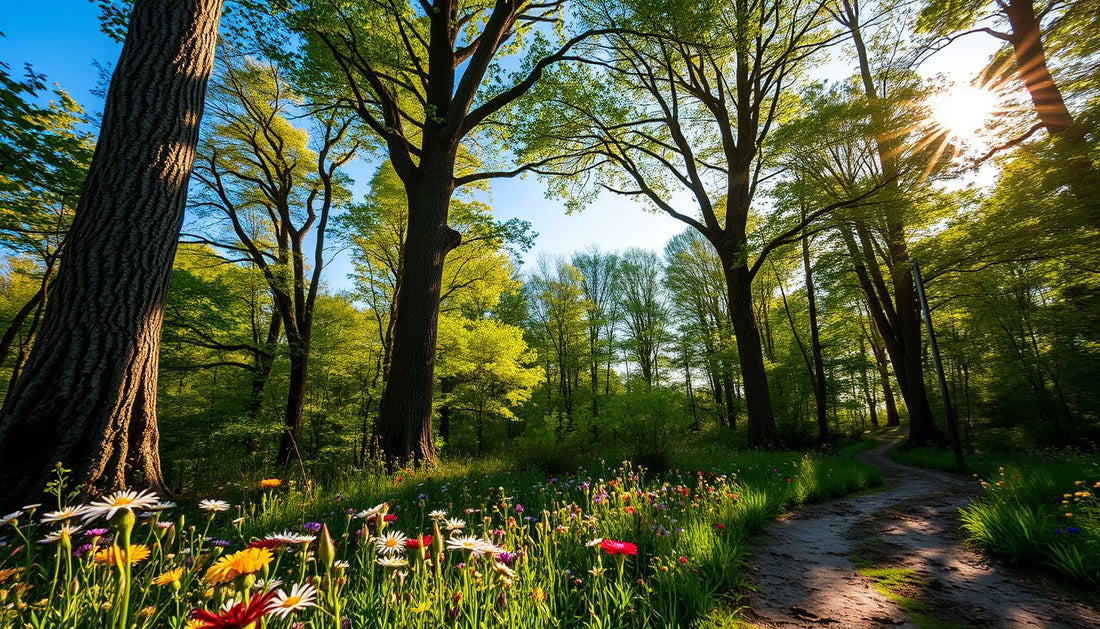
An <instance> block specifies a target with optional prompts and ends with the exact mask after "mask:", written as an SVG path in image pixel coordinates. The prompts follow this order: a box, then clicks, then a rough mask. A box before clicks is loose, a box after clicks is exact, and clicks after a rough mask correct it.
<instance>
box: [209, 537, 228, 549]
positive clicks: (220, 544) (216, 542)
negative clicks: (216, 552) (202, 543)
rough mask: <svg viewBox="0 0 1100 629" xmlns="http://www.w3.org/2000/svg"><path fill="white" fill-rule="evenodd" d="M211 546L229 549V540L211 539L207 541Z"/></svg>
mask: <svg viewBox="0 0 1100 629" xmlns="http://www.w3.org/2000/svg"><path fill="white" fill-rule="evenodd" d="M207 541H208V542H210V545H211V546H217V547H218V548H229V540H225V539H211V540H207Z"/></svg>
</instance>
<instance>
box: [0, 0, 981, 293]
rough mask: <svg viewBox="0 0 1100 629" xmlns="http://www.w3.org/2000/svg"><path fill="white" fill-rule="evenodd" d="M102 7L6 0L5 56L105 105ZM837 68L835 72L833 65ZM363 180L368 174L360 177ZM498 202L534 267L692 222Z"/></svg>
mask: <svg viewBox="0 0 1100 629" xmlns="http://www.w3.org/2000/svg"><path fill="white" fill-rule="evenodd" d="M97 13H98V9H97V8H96V6H95V5H94V4H92V3H91V2H88V0H31V1H27V0H0V32H3V33H4V35H5V37H0V61H2V62H5V63H7V64H8V65H9V66H11V70H12V71H13V72H19V71H20V68H21V66H22V65H23V64H24V63H27V62H29V63H31V64H32V65H33V66H34V69H35V71H37V72H39V73H42V74H45V75H46V77H47V80H48V81H50V82H55V83H58V84H59V85H60V86H61V87H62V88H63V89H65V90H66V91H68V92H69V93H70V94H71V95H72V96H73V97H74V98H75V99H76V100H77V102H79V103H81V104H82V105H84V106H85V108H86V109H88V110H89V111H97V110H99V109H100V107H101V103H100V101H99V99H98V98H96V97H95V96H93V95H92V93H91V91H92V90H93V89H94V88H95V87H96V83H97V81H98V71H97V69H96V67H95V65H94V62H96V61H98V62H99V63H100V64H102V65H104V66H111V65H113V64H114V63H115V61H116V60H117V58H118V54H119V52H120V50H121V46H120V45H119V44H117V43H115V42H113V41H111V40H110V39H109V38H108V37H107V36H106V35H104V34H102V33H101V32H100V31H99V22H98V20H97ZM986 40H992V38H987V37H972V38H970V39H969V40H963V41H961V42H958V43H956V44H954V45H953V47H952V48H950V49H948V50H947V51H944V52H941V53H940V54H939V55H937V56H936V57H934V58H933V59H932V61H931V62H930V63H929V64H927V65H926V66H925V67H924V68H923V70H924V72H925V73H927V74H934V73H937V72H944V73H948V74H950V75H952V76H953V77H955V78H957V79H962V80H967V79H969V78H970V77H972V76H973V75H974V74H976V73H977V71H978V68H979V66H980V64H981V60H982V59H984V58H986V57H987V56H988V54H989V52H991V51H992V49H993V42H992V41H986ZM824 70H825V71H826V72H829V73H830V74H833V73H839V74H844V73H846V72H845V66H844V65H843V64H842V63H840V62H836V61H834V62H832V63H830V64H828V65H827V66H825V68H824ZM830 70H831V72H830ZM358 178H359V179H360V186H362V184H363V183H365V180H366V177H365V176H364V177H358ZM491 195H492V206H493V208H494V212H495V215H496V216H497V218H498V219H507V218H513V217H518V218H522V219H525V220H528V221H530V222H531V224H532V228H533V229H534V230H535V231H537V232H538V233H539V237H538V239H537V241H536V246H535V248H534V249H533V250H532V251H531V252H529V253H528V254H527V256H525V257H526V260H527V261H528V263H527V265H526V266H527V268H532V267H534V261H535V259H536V257H537V256H539V255H542V254H545V255H566V256H567V255H569V254H570V253H572V252H573V251H577V250H580V249H585V248H587V247H589V246H591V245H598V246H599V247H600V248H601V249H604V250H605V251H611V250H622V249H625V248H627V247H631V246H637V247H645V248H651V249H656V250H658V251H660V250H661V249H662V248H663V247H664V244H665V242H666V241H667V240H668V239H669V238H670V237H671V236H672V235H674V234H676V233H678V232H680V231H682V230H683V228H684V227H685V226H684V225H683V224H682V223H680V222H679V221H676V220H675V219H672V218H670V217H668V216H666V215H664V214H655V213H651V212H646V211H644V210H642V209H640V207H638V206H636V205H634V204H632V203H630V202H629V201H627V200H624V199H621V198H617V197H615V196H614V195H609V194H605V195H603V196H602V197H601V198H600V199H599V200H598V201H597V202H596V203H595V204H594V205H592V206H591V207H589V208H587V209H586V210H584V211H583V212H579V213H576V214H573V215H566V214H565V210H564V208H563V207H562V204H561V203H559V202H557V201H555V200H548V199H546V198H545V189H544V187H543V186H542V185H541V183H540V182H539V181H538V180H537V179H536V178H533V177H529V178H527V179H512V180H498V181H496V182H494V183H493V185H492V190H491ZM348 268H349V266H348V264H347V261H346V259H345V257H343V256H340V257H337V259H336V260H335V261H334V263H333V264H332V266H331V268H329V269H328V272H327V273H326V275H327V281H328V283H329V284H330V286H331V287H332V288H335V289H345V288H349V287H350V284H349V282H348V281H347V280H346V277H345V276H346V273H347V270H348Z"/></svg>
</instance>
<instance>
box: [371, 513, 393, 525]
mask: <svg viewBox="0 0 1100 629" xmlns="http://www.w3.org/2000/svg"><path fill="white" fill-rule="evenodd" d="M377 520H378V516H376V515H372V516H371V517H369V518H367V524H371V525H373V524H374V523H375V522H376V521H377ZM382 521H383V522H396V521H397V516H396V515H394V514H392V513H387V514H386V517H384V518H382Z"/></svg>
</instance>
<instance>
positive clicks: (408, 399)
mask: <svg viewBox="0 0 1100 629" xmlns="http://www.w3.org/2000/svg"><path fill="white" fill-rule="evenodd" d="M439 152H441V151H439V150H438V149H436V150H432V151H427V150H426V151H425V153H424V155H423V157H422V158H421V159H422V161H421V164H420V167H419V168H418V169H417V172H418V173H419V177H420V181H418V182H416V183H417V185H411V186H407V188H406V190H407V193H408V196H409V231H408V236H407V237H406V240H405V250H404V252H403V255H402V268H403V269H404V277H403V278H402V283H401V292H400V293H398V295H397V305H396V311H395V313H394V317H395V321H394V334H393V347H392V352H391V361H390V371H389V378H388V379H387V380H386V388H385V389H384V390H383V392H382V401H381V407H380V413H379V426H378V436H379V445H380V447H381V449H382V452H383V454H384V456H385V457H386V460H387V462H388V463H389V464H390V465H391V466H392V465H394V464H399V465H404V464H407V463H422V462H431V461H434V460H435V442H434V440H433V438H432V387H433V384H434V373H435V343H436V327H437V323H438V319H439V291H440V284H441V281H442V277H443V259H444V258H445V257H446V256H447V253H448V252H450V251H451V249H454V248H455V247H456V246H458V244H459V243H460V242H461V241H462V236H461V234H459V233H458V232H456V231H455V230H453V229H451V228H450V227H448V225H447V211H448V206H449V204H450V200H451V193H452V192H453V191H454V185H453V180H452V176H451V173H452V172H454V164H453V159H450V160H448V158H447V157H446V156H444V155H439V154H438V153H439Z"/></svg>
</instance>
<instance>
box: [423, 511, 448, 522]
mask: <svg viewBox="0 0 1100 629" xmlns="http://www.w3.org/2000/svg"><path fill="white" fill-rule="evenodd" d="M428 517H429V518H431V519H433V520H442V519H443V518H446V517H447V512H446V511H444V510H442V509H436V510H435V511H432V512H431V513H429V514H428Z"/></svg>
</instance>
